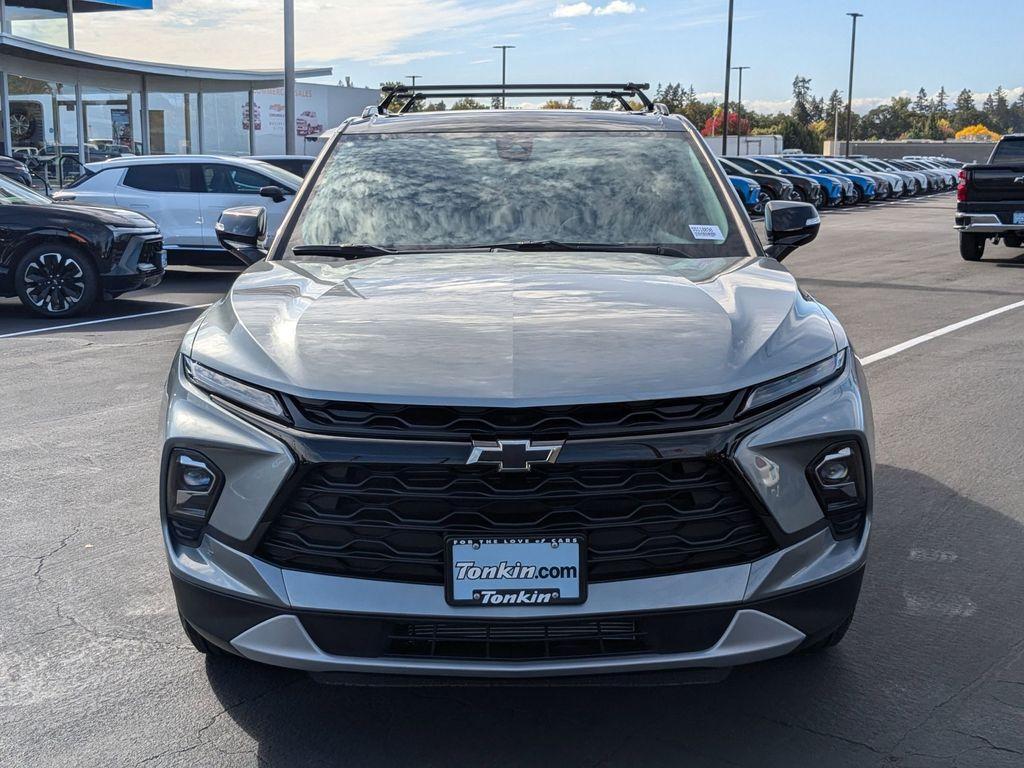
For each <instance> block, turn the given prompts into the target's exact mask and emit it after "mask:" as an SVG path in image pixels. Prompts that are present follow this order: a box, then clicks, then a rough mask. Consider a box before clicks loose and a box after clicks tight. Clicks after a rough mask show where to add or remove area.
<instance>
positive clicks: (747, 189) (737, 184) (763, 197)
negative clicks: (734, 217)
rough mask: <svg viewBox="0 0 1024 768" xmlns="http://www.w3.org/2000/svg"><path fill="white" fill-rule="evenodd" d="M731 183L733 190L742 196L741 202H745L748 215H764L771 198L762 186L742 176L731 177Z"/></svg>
mask: <svg viewBox="0 0 1024 768" xmlns="http://www.w3.org/2000/svg"><path fill="white" fill-rule="evenodd" d="M729 181H731V182H732V186H733V189H735V190H736V192H737V193H738V194H739V196H740V200H742V201H743V206H744V207H745V208H746V209H747V213H749V214H751V215H754V216H760V215H761V214H763V213H764V205H765V203H767V202H768V201H769V200H770V199H771V198H770V197H769V196H768V193H767V192H765V191H764V190H762V189H761V185H760V184H758V183H757V182H756V181H754V180H753V179H745V178H743V177H742V176H730V177H729Z"/></svg>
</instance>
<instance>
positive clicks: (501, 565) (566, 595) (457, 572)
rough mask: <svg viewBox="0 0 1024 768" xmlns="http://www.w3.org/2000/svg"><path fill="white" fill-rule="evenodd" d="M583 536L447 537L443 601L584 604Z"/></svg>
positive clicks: (483, 605)
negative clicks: (444, 599)
mask: <svg viewBox="0 0 1024 768" xmlns="http://www.w3.org/2000/svg"><path fill="white" fill-rule="evenodd" d="M585 549H586V545H585V542H584V537H583V536H576V535H570V536H502V537H497V538H495V537H479V538H476V537H468V536H467V537H462V536H458V537H452V538H450V539H448V541H447V546H446V560H447V564H446V567H447V579H446V580H445V598H446V599H447V600H448V603H449V604H451V605H475V606H481V607H491V606H502V605H565V604H572V603H582V602H583V601H584V600H586V599H587V582H586V579H585V578H584V573H583V566H584V562H583V553H584V551H585Z"/></svg>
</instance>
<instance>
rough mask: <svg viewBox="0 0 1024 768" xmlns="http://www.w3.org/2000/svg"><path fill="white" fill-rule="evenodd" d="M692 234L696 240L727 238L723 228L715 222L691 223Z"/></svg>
mask: <svg viewBox="0 0 1024 768" xmlns="http://www.w3.org/2000/svg"><path fill="white" fill-rule="evenodd" d="M690 234H691V235H693V237H694V239H695V240H725V238H724V237H723V236H722V230H720V229H719V228H718V226H717V225H715V224H691V225H690Z"/></svg>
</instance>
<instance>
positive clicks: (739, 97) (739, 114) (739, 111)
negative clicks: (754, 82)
mask: <svg viewBox="0 0 1024 768" xmlns="http://www.w3.org/2000/svg"><path fill="white" fill-rule="evenodd" d="M733 69H735V70H736V71H737V72H739V73H740V82H739V89H738V91H737V93H736V118H737V119H736V154H737V155H738V154H740V134H741V133H742V132H743V128H742V127H741V125H740V120H742V119H743V70H744V69H750V67H733Z"/></svg>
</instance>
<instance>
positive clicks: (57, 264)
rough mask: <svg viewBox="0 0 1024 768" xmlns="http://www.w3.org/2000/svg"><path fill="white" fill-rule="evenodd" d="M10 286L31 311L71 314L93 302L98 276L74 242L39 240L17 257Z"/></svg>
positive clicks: (61, 314) (49, 313) (96, 292)
mask: <svg viewBox="0 0 1024 768" xmlns="http://www.w3.org/2000/svg"><path fill="white" fill-rule="evenodd" d="M14 287H15V290H16V291H17V294H18V298H19V299H21V302H22V303H23V304H24V305H25V306H26V307H28V309H29V310H31V311H32V312H34V313H35V314H37V315H41V316H42V317H71V316H73V315H77V314H80V313H82V312H85V311H86V310H88V309H89V308H90V307H91V306H92V305H93V303H95V301H96V299H97V297H98V296H99V287H100V278H99V272H98V271H97V269H96V265H95V264H93V262H92V259H91V258H89V257H88V256H87V255H85V253H83V252H82V251H81V250H79V249H78V248H76V247H75V246H73V245H69V244H67V243H41V244H40V245H36V246H33V247H32V248H29V249H28V250H27V251H25V253H23V254H22V256H21V258H20V259H18V262H17V265H16V266H15V268H14Z"/></svg>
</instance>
